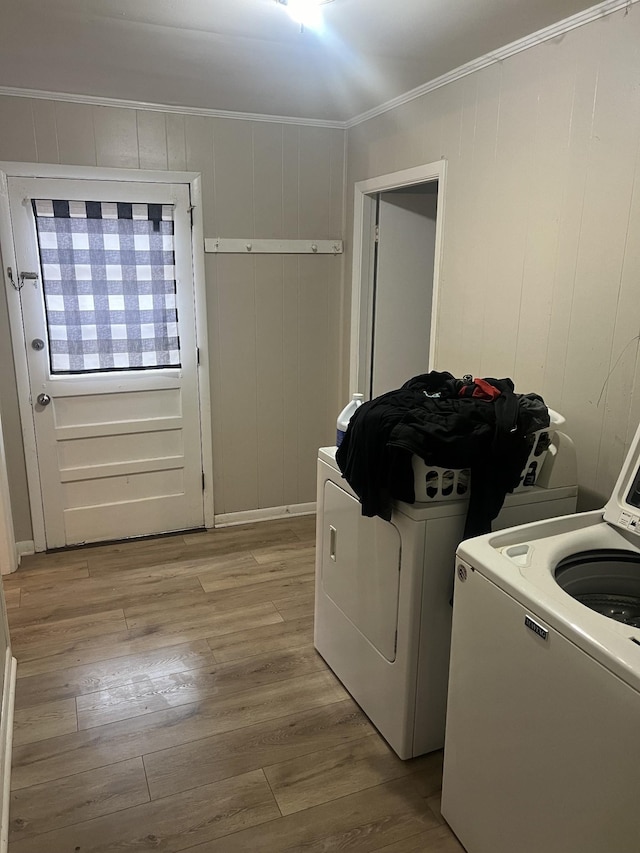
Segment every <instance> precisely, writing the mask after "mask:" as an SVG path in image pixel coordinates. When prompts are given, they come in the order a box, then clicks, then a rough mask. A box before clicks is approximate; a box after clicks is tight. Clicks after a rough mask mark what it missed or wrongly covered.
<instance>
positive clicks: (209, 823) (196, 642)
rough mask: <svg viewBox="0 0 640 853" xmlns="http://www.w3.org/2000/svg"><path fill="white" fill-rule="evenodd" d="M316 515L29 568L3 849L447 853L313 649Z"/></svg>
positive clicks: (433, 808)
mask: <svg viewBox="0 0 640 853" xmlns="http://www.w3.org/2000/svg"><path fill="white" fill-rule="evenodd" d="M314 529H315V519H314V518H313V517H305V518H299V519H286V520H283V521H274V522H264V523H261V524H255V525H244V526H242V527H233V528H225V529H220V530H215V531H211V532H207V533H193V534H186V535H179V536H170V537H163V538H158V539H154V540H141V541H132V542H127V543H119V544H116V545H109V546H100V547H95V548H85V549H78V550H75V551H68V552H58V553H55V554H48V555H47V554H43V555H35V556H33V557H27V558H25V559H24V560H23V564H22V566H21V567H20V569H19V570H18V572H16V573H15V574H14V575H11V576H9V577H7V578H6V579H5V581H4V587H5V593H6V596H7V603H8V607H9V610H8V613H9V619H10V625H11V637H12V646H13V652H14V655H15V656H16V657H17V659H18V685H17V694H16V714H15V741H14V750H13V770H12V780H11V781H12V786H11V787H12V791H11V814H10V845H9V851H10V853H78V851H79V853H116V851H123V850H132V851H133V850H135V851H147V850H148V851H158V850H162V851H163V853H177V851H183V850H184V851H191V853H235V851H247V853H287V851H288V853H295V851H305V853H320V851H323V853H325V852H326V851H331V850H336V851H339V850H347V849H348V850H349V851H353V853H358V851H363V852H364V851H367V853H374V851H379V853H383V851H384V853H418V851H420V853H464V851H463V848H462V847H461V846H460V845H459V844H458V842H457V841H456V840H455V838H454V837H453V835H452V834H451V832H450V830H449V829H448V827H447V826H446V824H445V823H444V821H443V819H442V817H441V815H440V811H439V792H440V784H441V773H442V766H441V765H442V757H441V755H440V754H439V753H434V754H432V755H428V756H423V757H421V758H418V759H415V760H413V761H408V762H403V761H400V760H399V759H398V758H397V757H396V756H395V754H394V753H393V752H392V751H391V750H390V748H389V747H388V746H387V745H386V743H385V741H384V740H383V739H382V738H381V737H380V736H379V735H378V733H377V732H376V730H375V729H374V728H373V726H372V725H371V723H369V721H368V720H367V718H366V717H365V716H364V715H363V713H362V712H361V711H360V709H359V708H358V706H357V705H356V704H355V703H354V702H353V700H352V699H351V698H350V697H349V695H348V693H347V692H346V691H345V690H344V688H343V687H342V685H341V684H340V683H339V682H338V681H337V679H336V678H335V677H334V676H333V674H332V673H331V671H330V670H329V669H328V668H327V666H326V665H325V664H324V662H323V660H322V658H320V656H319V655H318V654H317V653H316V652H315V650H314V648H313V587H314V584H313V571H314Z"/></svg>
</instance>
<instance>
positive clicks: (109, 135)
mask: <svg viewBox="0 0 640 853" xmlns="http://www.w3.org/2000/svg"><path fill="white" fill-rule="evenodd" d="M93 126H94V133H95V139H96V161H97V164H98V166H114V167H119V168H124V169H137V168H138V167H139V165H140V157H139V155H138V127H137V123H136V113H135V111H134V110H125V109H118V108H115V107H94V108H93Z"/></svg>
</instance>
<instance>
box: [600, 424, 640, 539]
mask: <svg viewBox="0 0 640 853" xmlns="http://www.w3.org/2000/svg"><path fill="white" fill-rule="evenodd" d="M604 520H605V521H607V522H608V523H609V524H612V525H613V526H614V527H617V528H620V529H621V530H625V531H629V532H631V533H635V534H636V535H638V536H640V426H639V427H638V429H637V431H636V434H635V436H634V439H633V442H632V443H631V447H630V448H629V452H628V453H627V458H626V459H625V460H624V463H623V465H622V470H621V471H620V475H619V476H618V480H617V482H616V485H615V487H614V489H613V493H612V494H611V497H610V498H609V500H608V502H607V505H606V506H605V508H604Z"/></svg>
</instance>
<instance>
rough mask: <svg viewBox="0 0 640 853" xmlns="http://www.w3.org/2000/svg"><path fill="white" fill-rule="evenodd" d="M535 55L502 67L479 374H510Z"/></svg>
mask: <svg viewBox="0 0 640 853" xmlns="http://www.w3.org/2000/svg"><path fill="white" fill-rule="evenodd" d="M539 58H540V54H539V52H537V51H525V52H524V53H522V54H519V55H518V56H516V57H514V61H513V62H510V63H505V64H504V65H503V69H502V80H501V86H500V105H499V118H498V136H497V141H496V163H495V176H494V181H493V182H492V186H491V189H490V192H489V193H488V195H487V196H486V197H485V199H484V202H485V216H486V219H487V225H488V234H487V240H488V255H489V263H488V270H487V273H488V281H489V282H490V285H489V286H488V287H487V288H486V292H485V299H484V321H483V340H484V346H483V353H482V358H481V360H480V372H481V373H482V375H483V376H498V375H500V376H505V375H506V376H512V375H513V371H514V368H515V351H516V344H517V340H518V334H519V330H518V318H519V315H520V302H521V296H522V269H523V257H524V252H525V246H526V235H527V226H528V216H529V201H530V186H531V163H532V155H533V143H534V137H535V128H536V120H537V103H536V101H537V94H538V93H537V82H538V66H539Z"/></svg>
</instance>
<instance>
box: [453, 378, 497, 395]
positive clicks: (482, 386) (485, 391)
mask: <svg viewBox="0 0 640 853" xmlns="http://www.w3.org/2000/svg"><path fill="white" fill-rule="evenodd" d="M458 393H459V395H460V396H461V397H475V398H476V399H477V400H495V399H496V397H499V396H500V394H501V393H502V392H501V391H500V390H499V389H498V388H496V387H495V385H491V383H490V382H487V380H486V379H477V378H476V379H474V380H473V382H470V383H469V384H468V385H463V386H462V388H461V389H460V391H459V392H458Z"/></svg>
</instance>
